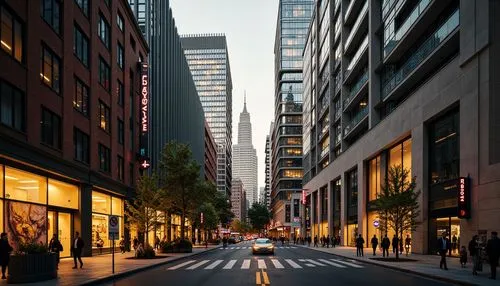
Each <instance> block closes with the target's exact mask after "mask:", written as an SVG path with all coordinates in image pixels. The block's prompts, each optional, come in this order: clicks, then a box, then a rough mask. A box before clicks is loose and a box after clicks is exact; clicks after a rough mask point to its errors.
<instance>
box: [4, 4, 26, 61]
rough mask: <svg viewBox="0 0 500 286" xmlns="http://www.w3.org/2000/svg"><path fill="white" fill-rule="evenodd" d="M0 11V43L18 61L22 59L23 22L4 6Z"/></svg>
mask: <svg viewBox="0 0 500 286" xmlns="http://www.w3.org/2000/svg"><path fill="white" fill-rule="evenodd" d="M1 9H2V11H1V13H0V22H1V25H0V36H1V37H0V45H1V46H2V49H3V50H4V51H5V52H7V53H8V54H9V55H11V56H12V57H14V58H15V59H16V60H17V61H18V62H22V61H23V24H21V22H19V21H18V20H17V19H16V17H14V15H12V14H11V13H10V12H9V11H8V10H7V9H6V8H5V7H1Z"/></svg>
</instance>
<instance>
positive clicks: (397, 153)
mask: <svg viewBox="0 0 500 286" xmlns="http://www.w3.org/2000/svg"><path fill="white" fill-rule="evenodd" d="M395 166H399V167H403V168H404V169H405V170H407V171H409V174H408V178H407V180H408V181H410V180H411V138H410V139H408V140H406V141H404V142H403V143H400V144H398V145H396V146H395V147H393V148H391V149H390V151H389V167H395Z"/></svg>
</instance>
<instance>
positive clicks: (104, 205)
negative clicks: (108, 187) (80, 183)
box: [92, 191, 111, 215]
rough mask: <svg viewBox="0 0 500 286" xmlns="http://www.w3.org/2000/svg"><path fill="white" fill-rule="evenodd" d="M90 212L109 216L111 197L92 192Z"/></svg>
mask: <svg viewBox="0 0 500 286" xmlns="http://www.w3.org/2000/svg"><path fill="white" fill-rule="evenodd" d="M92 212H94V213H101V214H107V215H109V214H111V196H109V195H106V194H103V193H100V192H96V191H92Z"/></svg>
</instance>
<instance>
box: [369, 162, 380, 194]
mask: <svg viewBox="0 0 500 286" xmlns="http://www.w3.org/2000/svg"><path fill="white" fill-rule="evenodd" d="M368 176H369V177H368V192H369V194H368V196H369V198H368V200H369V201H373V200H376V199H377V194H379V193H380V156H377V157H376V158H374V159H372V160H370V161H369V162H368Z"/></svg>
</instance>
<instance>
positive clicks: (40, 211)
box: [0, 0, 149, 257]
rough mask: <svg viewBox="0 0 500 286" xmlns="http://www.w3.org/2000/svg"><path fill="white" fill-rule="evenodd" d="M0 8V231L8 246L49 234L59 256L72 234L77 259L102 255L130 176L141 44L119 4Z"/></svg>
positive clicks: (43, 2) (144, 51)
mask: <svg viewBox="0 0 500 286" xmlns="http://www.w3.org/2000/svg"><path fill="white" fill-rule="evenodd" d="M0 6H1V7H0V8H1V16H0V18H1V21H2V25H1V27H0V35H1V49H2V51H1V52H0V62H1V63H2V66H3V67H4V68H2V69H0V94H1V97H0V118H1V124H0V133H1V136H0V197H1V199H0V208H1V209H0V213H1V216H0V220H1V223H0V227H1V231H2V232H6V233H7V234H8V235H9V240H10V243H11V244H12V245H13V246H14V247H17V246H18V245H19V243H21V242H26V241H36V242H39V241H41V242H43V243H48V241H49V240H50V239H51V238H52V235H53V234H57V235H58V237H59V240H60V241H61V243H62V245H63V248H64V251H62V252H61V256H62V257H65V256H70V249H71V241H72V238H73V235H74V233H75V231H78V232H80V234H81V237H82V238H83V239H84V240H85V242H86V245H87V246H88V247H85V248H84V255H91V254H92V252H93V251H97V248H98V246H102V248H101V249H104V250H105V251H104V252H109V248H110V246H111V240H110V239H109V237H108V216H109V215H117V216H119V218H120V219H119V223H120V233H119V235H124V234H125V233H124V228H123V221H124V201H125V200H126V199H127V198H130V196H131V195H132V194H133V191H134V185H135V179H136V178H137V176H138V173H139V164H138V161H137V154H138V153H139V149H138V147H139V134H140V133H139V132H140V126H141V125H140V122H141V117H140V114H139V108H140V104H141V98H142V93H141V91H142V85H143V84H142V80H141V75H142V70H143V67H144V68H147V63H148V59H147V57H148V52H149V50H148V45H147V43H146V41H145V40H144V38H143V37H142V34H141V32H140V30H139V28H138V26H137V23H136V21H135V19H134V16H133V14H132V11H131V10H130V8H129V6H128V4H127V2H126V1H124V0H122V1H112V2H111V1H107V2H106V1H95V2H92V3H90V2H87V1H64V2H62V1H49V0H40V1H26V0H25V1H13V0H11V1H2V2H1V3H0ZM97 27H98V28H99V29H98V30H97V29H96V28H97ZM96 30H97V33H96ZM28 35H29V36H28ZM146 96H147V95H146ZM19 221H22V222H23V224H24V223H29V225H30V227H31V229H32V230H33V232H32V233H30V234H29V235H28V234H27V233H25V232H23V231H21V230H19V228H18V227H16V225H18V223H19ZM96 253H97V252H96Z"/></svg>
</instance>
